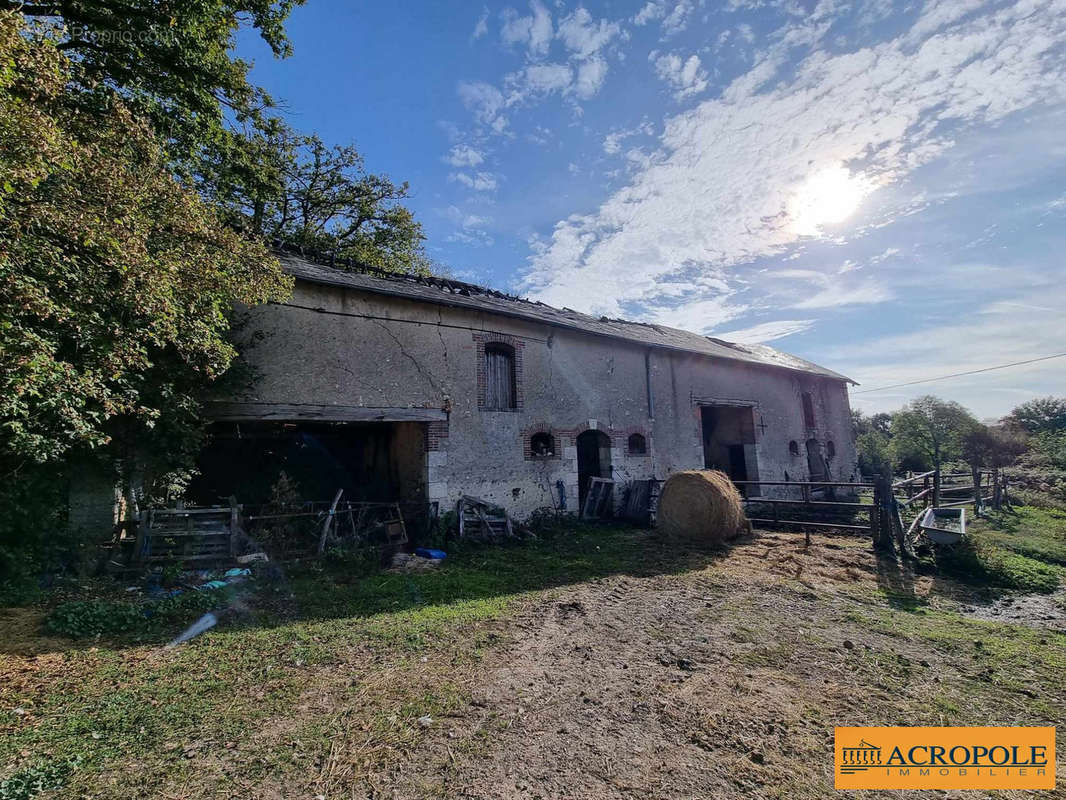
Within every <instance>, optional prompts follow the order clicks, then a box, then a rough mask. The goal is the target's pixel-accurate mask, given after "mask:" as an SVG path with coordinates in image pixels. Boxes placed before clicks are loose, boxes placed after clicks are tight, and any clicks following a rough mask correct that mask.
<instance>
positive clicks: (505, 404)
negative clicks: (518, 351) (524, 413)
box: [485, 342, 517, 411]
mask: <svg viewBox="0 0 1066 800" xmlns="http://www.w3.org/2000/svg"><path fill="white" fill-rule="evenodd" d="M515 395H516V392H515V377H514V348H513V347H511V346H510V345H509V344H502V343H500V342H491V343H490V344H486V345H485V408H486V409H487V410H488V411H510V410H511V409H513V408H516V407H517V405H516V403H515Z"/></svg>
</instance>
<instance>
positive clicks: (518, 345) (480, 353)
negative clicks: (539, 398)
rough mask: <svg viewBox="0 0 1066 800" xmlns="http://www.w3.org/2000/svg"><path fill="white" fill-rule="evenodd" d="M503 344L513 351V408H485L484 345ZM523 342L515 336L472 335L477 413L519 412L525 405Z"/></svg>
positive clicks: (495, 334)
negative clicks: (475, 362)
mask: <svg viewBox="0 0 1066 800" xmlns="http://www.w3.org/2000/svg"><path fill="white" fill-rule="evenodd" d="M493 343H498V344H505V345H508V346H509V347H510V348H511V349H513V350H514V384H515V385H514V392H515V396H514V400H515V403H514V408H506V409H501V408H486V407H485V396H486V379H487V376H486V374H485V366H486V365H485V345H487V344H493ZM525 345H526V343H525V341H524V340H523V339H521V338H519V337H517V336H510V335H508V334H506V333H475V334H474V351H475V353H474V356H475V358H476V359H477V407H478V410H479V411H498V412H500V413H508V412H514V411H521V410H522V408H523V406H524V405H525V394H524V391H523V384H524V381H523V379H522V377H523V376H522V362H523V353H522V351H523V350H524V349H525Z"/></svg>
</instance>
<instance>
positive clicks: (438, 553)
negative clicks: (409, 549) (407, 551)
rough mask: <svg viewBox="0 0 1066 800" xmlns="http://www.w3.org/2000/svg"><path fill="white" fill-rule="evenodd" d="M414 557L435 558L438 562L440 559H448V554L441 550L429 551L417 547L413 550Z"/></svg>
mask: <svg viewBox="0 0 1066 800" xmlns="http://www.w3.org/2000/svg"><path fill="white" fill-rule="evenodd" d="M415 555H416V556H421V557H422V558H435V559H437V560H438V561H439V560H440V559H443V558H447V557H448V554H447V553H445V552H444V551H443V550H431V549H430V548H428V547H417V548H415Z"/></svg>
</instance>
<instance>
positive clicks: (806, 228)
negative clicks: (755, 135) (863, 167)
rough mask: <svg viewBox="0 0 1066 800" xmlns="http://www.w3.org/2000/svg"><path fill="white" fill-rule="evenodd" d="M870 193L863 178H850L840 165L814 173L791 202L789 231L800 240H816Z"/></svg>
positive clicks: (869, 187)
mask: <svg viewBox="0 0 1066 800" xmlns="http://www.w3.org/2000/svg"><path fill="white" fill-rule="evenodd" d="M873 189H874V186H873V184H872V183H871V182H870V181H869V180H868V179H867V178H866V176H864V175H862V174H861V173H860V174H856V175H853V174H852V173H851V171H850V170H849V169H848V168H847V167H845V166H843V165H842V164H837V165H836V166H833V167H827V168H826V169H823V170H821V171H819V172H816V173H814V174H813V175H811V176H810V177H809V178H807V180H806V181H805V182H804V183H803V185H801V186H800V188H799V191H798V192H797V193H796V195H795V197H794V198H793V200H792V204H791V207H790V209H789V216H790V217H791V218H792V229H793V230H794V231H795V232H796V233H798V234H799V235H801V236H818V235H819V234H821V233H822V227H823V226H825V225H835V224H836V223H838V222H843V221H844V220H845V219H847V218H848V217H849V216H850V215H851V213H852V212H853V211H855V209H856V208H858V207H859V203H861V202H862V200H863V198H864V197H866V195H868V194H869V193H870V192H872V191H873Z"/></svg>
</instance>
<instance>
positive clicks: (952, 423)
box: [892, 395, 977, 470]
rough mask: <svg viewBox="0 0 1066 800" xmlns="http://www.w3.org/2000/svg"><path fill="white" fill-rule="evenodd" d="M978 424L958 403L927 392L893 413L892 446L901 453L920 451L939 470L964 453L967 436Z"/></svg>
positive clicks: (918, 452) (912, 453)
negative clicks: (946, 462)
mask: <svg viewBox="0 0 1066 800" xmlns="http://www.w3.org/2000/svg"><path fill="white" fill-rule="evenodd" d="M976 425H977V420H976V419H975V418H974V416H973V415H972V414H971V413H970V412H969V411H967V410H966V409H965V408H964V407H963V406H961V405H959V404H958V403H956V402H953V401H949V400H941V399H940V398H939V397H934V396H932V395H925V396H923V397H919V398H916V399H915V400H912V401H911V402H910V403H908V404H907V405H906V406H904V407H903V408H902V409H901V410H900V411H897V412H896V413H895V414H893V415H892V446H893V448H894V449H895V452H896V453H897V455H898V456H900V457H907V456H915V455H916V456H918V457H921V458H924V459H927V460H928V463H929V464H930V465H931V466H932V468H933V469H936V470H939V469H940V468H941V466H942V465H943V463H944V462H945V461H950V460H952V459H956V458H959V457H960V456H961V455H962V443H963V440H964V438H965V436H966V435H967V434H968V433H969V432H970V431H971V430H972V429H973V428H974V427H975V426H976Z"/></svg>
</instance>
